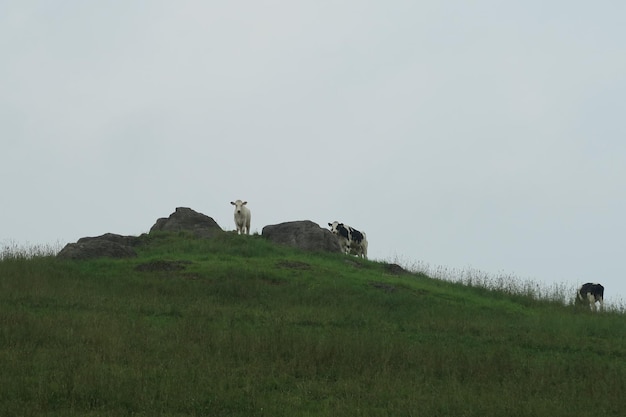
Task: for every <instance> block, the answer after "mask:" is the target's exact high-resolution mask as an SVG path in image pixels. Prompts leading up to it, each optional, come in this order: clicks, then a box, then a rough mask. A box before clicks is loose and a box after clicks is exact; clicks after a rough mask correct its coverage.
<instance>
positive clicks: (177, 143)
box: [0, 0, 626, 301]
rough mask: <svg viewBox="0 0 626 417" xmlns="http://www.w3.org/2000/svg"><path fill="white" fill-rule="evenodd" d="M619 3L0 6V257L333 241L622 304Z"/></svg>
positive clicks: (625, 100) (71, 0)
mask: <svg viewBox="0 0 626 417" xmlns="http://www.w3.org/2000/svg"><path fill="white" fill-rule="evenodd" d="M624 16H626V2H623V1H617V0H615V1H602V0H600V1H595V2H589V1H575V0H574V1H571V0H569V1H564V0H563V1H561V0H558V1H546V0H541V1H534V0H524V1H500V0H497V1H496V0H492V1H489V0H475V1H434V0H424V1H413V0H412V1H395V0H390V1H363V0H359V1H357V0H345V1H325V0H314V1H264V0H255V1H244V0H242V1H228V2H226V1H220V2H217V1H189V0H177V1H147V0H146V1H136V0H124V1H108V2H84V1H77V0H65V1H56V2H51V1H44V0H41V1H30V0H19V1H17V0H15V1H14V0H0V60H1V65H0V141H1V145H2V146H1V153H0V174H1V176H2V212H1V214H2V215H1V216H0V242H2V241H14V242H20V243H30V244H45V243H54V242H57V241H59V242H61V243H62V244H65V243H67V242H73V241H76V240H77V239H78V238H80V237H83V236H96V235H100V234H103V233H107V232H112V233H119V234H140V233H143V232H147V231H148V230H149V229H150V227H151V226H152V225H153V224H154V222H155V221H156V219H157V218H159V217H167V216H169V215H170V214H171V213H172V212H173V211H174V209H175V208H176V207H179V206H184V207H191V208H192V209H194V210H196V211H199V212H202V213H204V214H206V215H209V216H211V217H213V218H214V219H215V220H216V221H217V222H218V223H219V224H220V225H221V226H222V228H224V229H229V230H231V229H233V228H234V223H233V220H232V211H233V208H232V206H231V205H230V204H229V202H230V201H231V200H235V199H242V200H247V201H248V206H249V207H250V209H251V211H252V230H253V231H257V232H259V233H260V232H261V230H262V228H263V226H265V225H268V224H276V223H281V222H285V221H292V220H305V219H307V220H312V221H314V222H316V223H318V224H319V225H320V226H323V227H325V226H326V224H327V223H328V222H332V221H334V220H339V221H343V222H345V223H347V224H349V225H351V226H353V227H356V228H357V229H360V230H363V231H365V232H366V233H367V236H368V240H369V253H370V257H371V258H373V259H378V260H394V259H401V260H404V262H408V263H412V262H426V263H428V264H431V265H443V266H446V267H448V268H461V269H463V268H467V267H471V268H477V269H480V270H482V271H486V272H489V273H499V272H501V271H505V272H507V273H512V274H514V275H516V276H519V277H520V278H524V279H525V278H530V279H534V280H537V281H539V282H548V283H551V282H559V283H572V284H577V283H583V282H587V281H599V282H602V283H603V284H604V285H605V287H606V298H607V301H610V300H611V299H613V300H615V299H616V298H622V299H623V298H626V281H625V280H624V278H626V267H625V266H624V261H623V260H624V253H623V252H624V251H623V249H624V236H625V235H626V224H625V222H624V214H625V213H626V195H625V193H624V190H625V185H626V172H625V171H626V140H625V136H626V135H625V133H626V127H625V125H626V117H625V116H626V50H625V43H624V40H625V39H626V25H625V24H624Z"/></svg>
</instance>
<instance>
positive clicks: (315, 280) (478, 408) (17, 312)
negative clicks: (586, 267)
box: [0, 234, 626, 417]
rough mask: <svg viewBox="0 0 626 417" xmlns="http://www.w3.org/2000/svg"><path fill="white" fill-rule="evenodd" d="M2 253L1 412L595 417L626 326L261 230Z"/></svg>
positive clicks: (619, 407)
mask: <svg viewBox="0 0 626 417" xmlns="http://www.w3.org/2000/svg"><path fill="white" fill-rule="evenodd" d="M138 251H139V257H138V258H136V259H130V260H109V259H101V260H94V261H82V262H65V261H59V260H57V259H54V258H52V257H33V258H31V259H26V258H20V257H5V258H4V259H3V260H2V261H0V415H2V416H40V415H50V416H71V415H76V416H131V415H132V416H272V417H275V416H325V415H328V416H481V417H484V416H503V415H506V416H532V415H535V416H568V417H571V416H583V415H585V416H588V415H603V416H611V415H615V416H618V415H620V416H621V415H623V410H624V409H625V408H626V407H625V406H626V399H624V392H626V339H625V336H624V335H626V323H625V321H624V316H623V315H621V314H616V313H605V314H602V315H592V314H590V313H588V312H586V311H579V310H574V309H573V308H570V307H566V306H563V305H562V304H560V303H554V302H552V303H551V302H547V301H542V300H536V299H533V298H531V297H523V296H515V295H510V294H504V293H499V292H490V291H486V290H484V289H480V288H469V287H466V286H463V285H459V284H452V283H448V282H444V281H441V280H434V279H430V278H428V277H426V276H424V275H416V274H412V275H399V276H398V275H393V274H391V273H390V270H389V269H388V268H386V265H384V264H381V263H375V262H368V261H360V260H357V259H356V258H346V257H343V256H340V255H321V254H309V253H302V252H298V251H295V250H292V249H290V248H286V247H278V246H275V245H272V244H270V243H268V242H266V241H265V240H263V239H262V238H260V237H258V236H251V237H245V236H236V235H231V234H225V235H224V236H222V237H219V238H216V239H213V240H196V239H192V238H189V237H188V236H173V235H156V236H153V237H150V238H146V242H145V244H144V245H142V246H140V247H139V248H138Z"/></svg>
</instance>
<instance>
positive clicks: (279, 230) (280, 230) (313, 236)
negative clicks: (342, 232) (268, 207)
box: [261, 220, 341, 252]
mask: <svg viewBox="0 0 626 417" xmlns="http://www.w3.org/2000/svg"><path fill="white" fill-rule="evenodd" d="M261 235H262V236H263V237H265V238H267V239H268V240H270V241H272V242H274V243H279V244H282V245H289V246H293V247H296V248H298V249H302V250H307V251H319V252H341V248H340V247H339V242H338V241H337V238H336V237H335V235H333V234H332V233H331V232H330V230H328V229H323V228H321V227H320V226H319V225H318V224H317V223H314V222H312V221H310V220H302V221H294V222H286V223H280V224H274V225H269V226H265V227H264V228H263V230H262V232H261Z"/></svg>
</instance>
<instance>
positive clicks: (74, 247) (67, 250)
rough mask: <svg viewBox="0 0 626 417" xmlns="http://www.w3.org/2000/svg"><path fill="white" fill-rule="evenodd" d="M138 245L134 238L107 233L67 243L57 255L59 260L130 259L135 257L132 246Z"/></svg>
mask: <svg viewBox="0 0 626 417" xmlns="http://www.w3.org/2000/svg"><path fill="white" fill-rule="evenodd" d="M138 244H139V238H138V237H135V236H122V235H116V234H113V233H107V234H104V235H102V236H97V237H83V238H80V239H78V241H77V242H76V243H68V244H67V245H65V247H64V248H63V249H61V251H59V253H58V254H57V258H60V259H94V258H102V257H108V258H132V257H135V256H137V253H136V252H135V250H134V249H133V246H136V245H138Z"/></svg>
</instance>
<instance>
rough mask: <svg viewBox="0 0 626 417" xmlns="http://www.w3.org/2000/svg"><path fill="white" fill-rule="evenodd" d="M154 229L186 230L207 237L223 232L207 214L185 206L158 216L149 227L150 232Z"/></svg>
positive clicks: (154, 230)
mask: <svg viewBox="0 0 626 417" xmlns="http://www.w3.org/2000/svg"><path fill="white" fill-rule="evenodd" d="M156 231H163V232H181V231H188V232H191V233H193V234H194V235H196V236H197V237H203V238H209V237H213V236H215V235H216V234H218V233H223V232H224V231H223V230H222V228H221V227H220V226H219V225H218V224H217V223H216V222H215V220H213V219H212V218H211V217H209V216H205V215H204V214H201V213H198V212H197V211H194V210H192V209H190V208H187V207H177V208H176V211H175V212H174V213H172V214H171V215H170V216H169V217H168V218H160V219H158V220H157V221H156V223H155V224H154V226H152V228H150V233H152V232H156Z"/></svg>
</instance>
